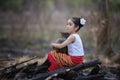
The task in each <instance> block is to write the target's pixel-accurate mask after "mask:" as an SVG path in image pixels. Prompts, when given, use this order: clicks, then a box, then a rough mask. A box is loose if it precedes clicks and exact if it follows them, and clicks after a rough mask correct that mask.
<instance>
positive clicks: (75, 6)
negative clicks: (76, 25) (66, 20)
mask: <svg viewBox="0 0 120 80" xmlns="http://www.w3.org/2000/svg"><path fill="white" fill-rule="evenodd" d="M66 4H67V5H68V7H69V8H70V10H71V11H75V12H77V11H80V8H81V7H83V8H93V0H66Z"/></svg>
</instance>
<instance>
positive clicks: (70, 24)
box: [66, 19, 77, 34]
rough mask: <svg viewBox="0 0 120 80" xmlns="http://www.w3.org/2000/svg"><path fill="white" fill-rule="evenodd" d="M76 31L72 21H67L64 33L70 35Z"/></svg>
mask: <svg viewBox="0 0 120 80" xmlns="http://www.w3.org/2000/svg"><path fill="white" fill-rule="evenodd" d="M76 30H77V27H76V26H75V24H74V23H73V21H72V20H71V19H69V20H68V22H67V26H66V31H67V32H68V33H70V34H71V33H75V32H76Z"/></svg>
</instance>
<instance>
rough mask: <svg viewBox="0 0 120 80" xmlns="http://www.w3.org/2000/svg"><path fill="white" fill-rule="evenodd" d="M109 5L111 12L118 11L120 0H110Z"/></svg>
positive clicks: (119, 10)
mask: <svg viewBox="0 0 120 80" xmlns="http://www.w3.org/2000/svg"><path fill="white" fill-rule="evenodd" d="M109 7H110V8H109V9H110V11H112V12H120V0H110V4H109Z"/></svg>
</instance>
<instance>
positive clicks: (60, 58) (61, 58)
mask: <svg viewBox="0 0 120 80" xmlns="http://www.w3.org/2000/svg"><path fill="white" fill-rule="evenodd" d="M47 58H48V60H49V61H50V62H51V65H50V67H49V68H48V70H49V71H53V70H56V69H60V68H63V67H72V66H75V65H77V64H80V63H82V62H83V61H84V57H83V56H70V55H67V54H64V53H56V52H53V51H51V52H50V53H48V57H47Z"/></svg>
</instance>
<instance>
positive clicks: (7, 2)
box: [0, 0, 24, 11]
mask: <svg viewBox="0 0 120 80" xmlns="http://www.w3.org/2000/svg"><path fill="white" fill-rule="evenodd" d="M23 1H24V0H0V9H1V10H2V11H8V10H12V11H20V10H22V8H23V6H22V4H23Z"/></svg>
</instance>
